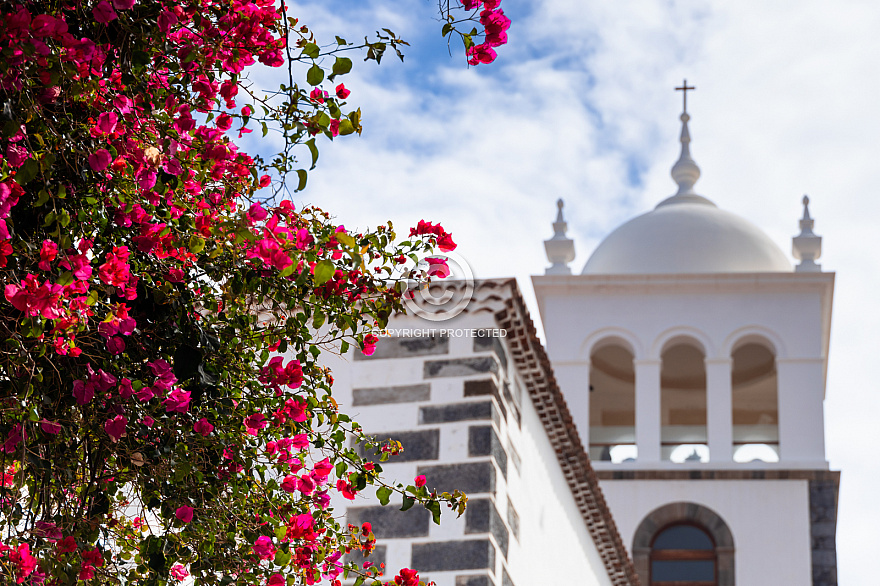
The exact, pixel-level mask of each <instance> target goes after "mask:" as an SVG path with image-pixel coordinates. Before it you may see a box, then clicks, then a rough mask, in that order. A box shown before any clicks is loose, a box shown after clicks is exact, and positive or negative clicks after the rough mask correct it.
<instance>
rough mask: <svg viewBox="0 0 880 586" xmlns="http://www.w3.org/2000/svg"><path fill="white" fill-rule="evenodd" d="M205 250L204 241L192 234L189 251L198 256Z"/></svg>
mask: <svg viewBox="0 0 880 586" xmlns="http://www.w3.org/2000/svg"><path fill="white" fill-rule="evenodd" d="M204 249H205V239H204V238H202V237H201V236H198V235H196V234H193V235H192V236H190V239H189V251H190V252H192V253H194V254H198V253H199V252H201V251H203V250H204Z"/></svg>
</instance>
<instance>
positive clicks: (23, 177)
mask: <svg viewBox="0 0 880 586" xmlns="http://www.w3.org/2000/svg"><path fill="white" fill-rule="evenodd" d="M39 171H40V164H39V163H37V161H35V160H34V159H28V160H27V161H25V162H24V165H22V166H21V167H20V168H19V169H18V172H17V173H16V174H15V182H16V183H18V184H19V185H25V184H27V183H28V182H30V181H31V180H32V179H33V178H34V177H36V176H37V173H38V172H39Z"/></svg>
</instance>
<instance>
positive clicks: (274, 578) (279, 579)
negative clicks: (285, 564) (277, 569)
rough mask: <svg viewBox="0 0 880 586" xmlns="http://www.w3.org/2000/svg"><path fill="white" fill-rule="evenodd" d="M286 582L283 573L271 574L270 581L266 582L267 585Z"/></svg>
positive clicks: (274, 585) (276, 585)
mask: <svg viewBox="0 0 880 586" xmlns="http://www.w3.org/2000/svg"><path fill="white" fill-rule="evenodd" d="M285 584H287V581H286V580H285V579H284V576H282V575H281V574H272V575H271V576H269V581H268V582H266V586H285Z"/></svg>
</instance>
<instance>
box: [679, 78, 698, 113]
mask: <svg viewBox="0 0 880 586" xmlns="http://www.w3.org/2000/svg"><path fill="white" fill-rule="evenodd" d="M695 89H697V88H695V87H693V86H688V80H684V83H683V84H681V87H677V88H675V91H677V92H681V93H682V94H683V95H684V110H683V111H684V112H685V113H687V111H688V90H695Z"/></svg>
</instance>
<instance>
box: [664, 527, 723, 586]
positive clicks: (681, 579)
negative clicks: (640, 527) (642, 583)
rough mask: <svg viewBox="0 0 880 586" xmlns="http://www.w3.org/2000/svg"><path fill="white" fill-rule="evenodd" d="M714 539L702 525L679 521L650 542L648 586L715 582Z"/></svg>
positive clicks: (695, 585)
mask: <svg viewBox="0 0 880 586" xmlns="http://www.w3.org/2000/svg"><path fill="white" fill-rule="evenodd" d="M717 558H718V555H717V554H716V552H715V542H714V541H713V540H712V537H711V536H710V535H709V534H708V533H707V532H706V531H704V530H703V529H702V528H700V527H698V526H696V525H692V524H685V523H679V524H675V525H671V526H669V527H666V528H665V529H663V530H661V531H660V532H659V533H657V535H656V536H655V537H654V542H653V543H652V544H651V578H650V582H649V583H650V585H651V586H717V585H718V580H717V561H718V559H717Z"/></svg>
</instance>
